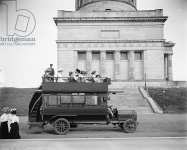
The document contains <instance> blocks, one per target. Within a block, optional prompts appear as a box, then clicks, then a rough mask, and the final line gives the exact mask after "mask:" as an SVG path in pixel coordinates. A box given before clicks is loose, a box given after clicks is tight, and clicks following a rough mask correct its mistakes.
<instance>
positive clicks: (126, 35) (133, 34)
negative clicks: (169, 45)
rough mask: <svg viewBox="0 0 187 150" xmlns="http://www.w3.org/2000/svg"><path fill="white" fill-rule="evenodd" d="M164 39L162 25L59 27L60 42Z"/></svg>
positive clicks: (118, 24)
mask: <svg viewBox="0 0 187 150" xmlns="http://www.w3.org/2000/svg"><path fill="white" fill-rule="evenodd" d="M109 24H110V25H109ZM163 38H164V35H163V25H162V24H161V23H109V22H108V23H73V24H72V23H70V24H69V23H66V24H63V25H61V24H59V26H58V40H71V41H73V40H147V39H149V40H151V39H152V40H156V39H157V40H158V39H159V40H160V39H163Z"/></svg>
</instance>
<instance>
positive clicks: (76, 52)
mask: <svg viewBox="0 0 187 150" xmlns="http://www.w3.org/2000/svg"><path fill="white" fill-rule="evenodd" d="M73 61H74V70H75V69H76V68H78V51H74V60H73Z"/></svg>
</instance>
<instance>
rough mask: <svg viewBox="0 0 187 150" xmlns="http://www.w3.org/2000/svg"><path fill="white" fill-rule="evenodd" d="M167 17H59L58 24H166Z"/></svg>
mask: <svg viewBox="0 0 187 150" xmlns="http://www.w3.org/2000/svg"><path fill="white" fill-rule="evenodd" d="M167 18H168V17H167V16H162V17H80V18H79V17H57V18H54V21H55V23H56V25H57V24H58V23H98V22H99V23H103V22H104V23H105V22H107V23H108V22H165V21H166V20H167Z"/></svg>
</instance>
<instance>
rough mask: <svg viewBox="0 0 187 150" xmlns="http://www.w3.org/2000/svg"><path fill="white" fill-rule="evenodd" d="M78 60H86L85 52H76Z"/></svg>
mask: <svg viewBox="0 0 187 150" xmlns="http://www.w3.org/2000/svg"><path fill="white" fill-rule="evenodd" d="M78 60H86V52H78Z"/></svg>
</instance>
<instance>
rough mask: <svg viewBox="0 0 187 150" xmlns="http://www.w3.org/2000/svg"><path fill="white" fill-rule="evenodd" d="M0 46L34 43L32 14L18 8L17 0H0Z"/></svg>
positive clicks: (34, 23) (33, 17)
mask: <svg viewBox="0 0 187 150" xmlns="http://www.w3.org/2000/svg"><path fill="white" fill-rule="evenodd" d="M0 26H1V27H2V28H1V29H0V46H22V45H34V44H35V40H36V39H35V38H34V37H33V36H32V35H33V32H34V30H35V27H36V19H35V16H34V14H33V13H32V12H31V11H30V10H27V9H18V7H17V0H0Z"/></svg>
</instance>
